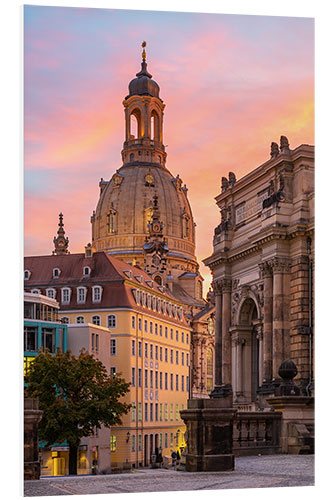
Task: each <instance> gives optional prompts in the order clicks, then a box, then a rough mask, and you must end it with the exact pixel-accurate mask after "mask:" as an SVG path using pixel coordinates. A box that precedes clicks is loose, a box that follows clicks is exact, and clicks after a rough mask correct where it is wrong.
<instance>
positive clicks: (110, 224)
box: [106, 208, 117, 233]
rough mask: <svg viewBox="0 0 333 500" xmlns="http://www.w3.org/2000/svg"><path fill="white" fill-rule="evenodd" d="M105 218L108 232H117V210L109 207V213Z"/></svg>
mask: <svg viewBox="0 0 333 500" xmlns="http://www.w3.org/2000/svg"><path fill="white" fill-rule="evenodd" d="M106 218H107V228H108V233H116V232H117V210H115V209H114V208H111V209H110V211H109V213H108V214H107V216H106Z"/></svg>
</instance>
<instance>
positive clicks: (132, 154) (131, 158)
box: [130, 153, 134, 161]
mask: <svg viewBox="0 0 333 500" xmlns="http://www.w3.org/2000/svg"><path fill="white" fill-rule="evenodd" d="M130 161H134V153H131V154H130Z"/></svg>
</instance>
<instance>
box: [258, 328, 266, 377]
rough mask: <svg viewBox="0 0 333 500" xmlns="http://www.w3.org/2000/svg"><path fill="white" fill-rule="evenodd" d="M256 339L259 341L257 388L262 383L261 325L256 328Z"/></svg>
mask: <svg viewBox="0 0 333 500" xmlns="http://www.w3.org/2000/svg"><path fill="white" fill-rule="evenodd" d="M257 339H258V340H259V387H260V386H261V385H262V382H263V360H264V356H263V354H264V353H263V331H262V325H258V326H257Z"/></svg>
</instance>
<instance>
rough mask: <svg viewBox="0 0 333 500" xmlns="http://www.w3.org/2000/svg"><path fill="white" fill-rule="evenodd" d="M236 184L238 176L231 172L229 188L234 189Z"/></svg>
mask: <svg viewBox="0 0 333 500" xmlns="http://www.w3.org/2000/svg"><path fill="white" fill-rule="evenodd" d="M235 182H236V176H235V174H234V173H233V172H229V186H231V187H233V185H234V184H235Z"/></svg>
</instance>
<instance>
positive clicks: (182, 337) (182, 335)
mask: <svg viewBox="0 0 333 500" xmlns="http://www.w3.org/2000/svg"><path fill="white" fill-rule="evenodd" d="M182 342H183V343H184V332H182Z"/></svg>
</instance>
